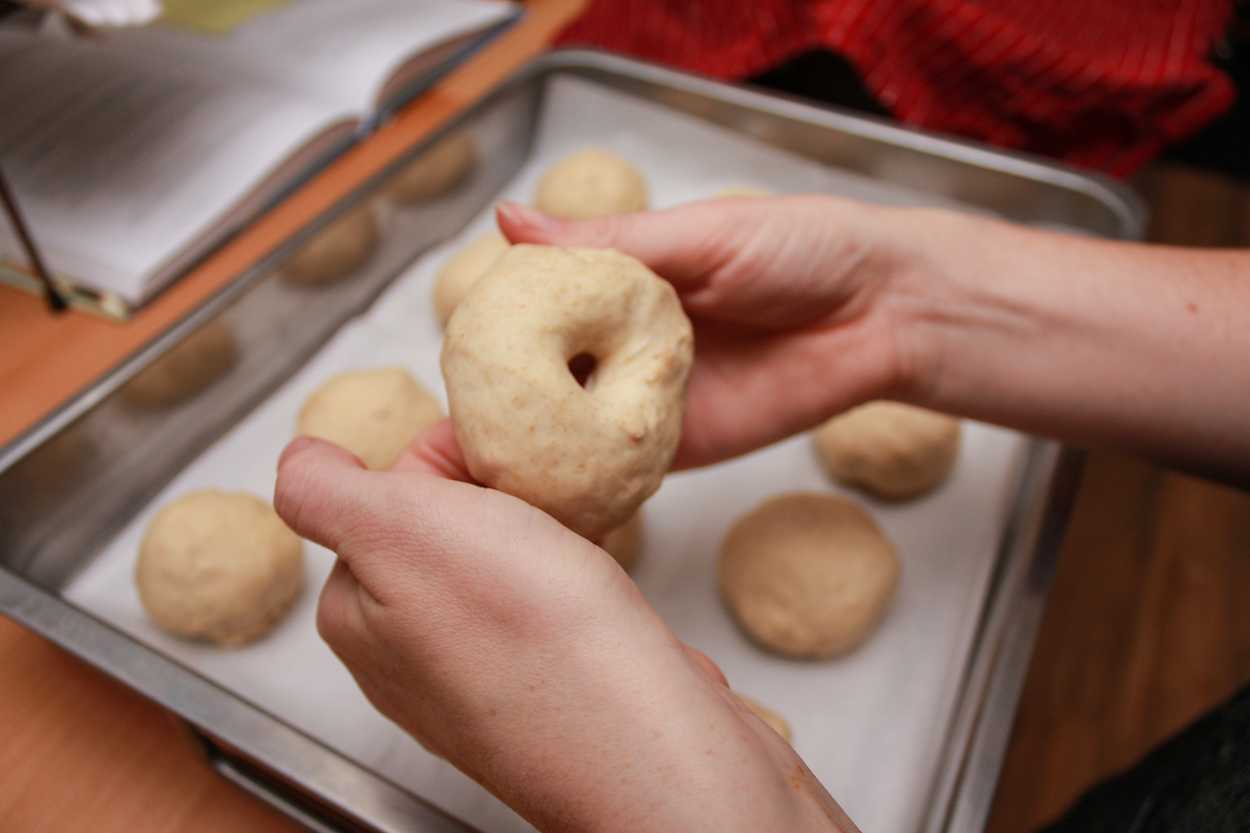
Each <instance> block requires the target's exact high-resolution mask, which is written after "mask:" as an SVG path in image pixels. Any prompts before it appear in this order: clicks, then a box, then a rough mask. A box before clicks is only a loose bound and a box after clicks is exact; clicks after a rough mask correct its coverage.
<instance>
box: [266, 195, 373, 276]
mask: <svg viewBox="0 0 1250 833" xmlns="http://www.w3.org/2000/svg"><path fill="white" fill-rule="evenodd" d="M378 237H379V232H378V221H377V218H376V217H374V216H373V209H372V208H371V207H370V206H369V205H367V204H366V205H362V206H360V207H359V208H355V209H353V210H351V211H349V212H347V213H346V214H344V215H343V216H342V217H339V218H338V219H337V220H335V221H334V222H332V223H331V224H330V225H328V226H326V227H325V228H324V229H322V230H321V231H320V232H319V233H318V234H317V235H316V236H315V237H314V238H313V239H312V240H309V241H308V242H307V243H306V244H304V248H302V249H300V250H299V251H298V252H296V253H295V254H294V255H292V256H291V257H290V259H289V260H287V261H286V263H284V264H282V274H283V275H284V276H285V277H286V279H287V280H289V281H292V282H294V283H302V284H323V283H331V282H332V281H337V280H339V279H340V278H343V277H346V276H347V275H349V274H351V273H352V272H354V271H355V270H356V269H358V268H360V267H361V266H363V265H364V264H365V262H366V261H367V260H368V259H369V256H370V255H372V254H373V250H374V249H376V248H377V246H378Z"/></svg>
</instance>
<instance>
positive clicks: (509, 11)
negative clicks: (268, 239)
mask: <svg viewBox="0 0 1250 833" xmlns="http://www.w3.org/2000/svg"><path fill="white" fill-rule="evenodd" d="M516 14H517V9H516V7H515V6H514V5H512V4H510V3H503V2H494V1H493V0H294V2H289V3H285V4H280V5H277V6H274V7H272V8H268V9H266V10H265V11H264V12H263V13H261V14H259V15H258V16H256V17H253V18H251V19H249V20H247V21H246V22H244V23H242V24H241V25H239V26H237V27H236V28H234V29H233V30H231V31H229V32H227V33H225V34H222V35H218V36H213V35H205V34H198V33H195V32H193V31H190V30H185V29H176V28H173V27H170V26H166V25H161V24H159V23H158V24H156V25H153V26H148V27H143V28H140V29H130V30H120V31H111V32H105V33H101V34H98V35H96V36H93V37H91V38H87V39H66V38H59V37H51V36H47V35H41V34H39V33H37V32H33V31H28V30H21V29H15V28H9V29H6V28H0V170H3V172H4V174H5V176H6V177H7V178H8V180H9V183H10V185H12V187H13V190H14V192H15V193H16V196H17V199H18V201H19V204H20V205H21V207H22V209H23V211H24V213H25V215H26V219H27V221H28V224H29V225H30V227H31V229H32V231H33V233H34V236H35V239H36V241H37V243H38V245H39V247H40V249H41V251H42V253H43V255H44V258H45V260H46V261H47V263H48V267H49V269H50V270H51V271H52V272H53V274H54V275H55V276H56V277H57V278H58V279H59V280H62V281H64V282H66V283H67V284H71V285H76V286H83V287H88V288H90V289H92V290H94V291H95V293H96V294H97V295H99V296H100V297H102V298H108V297H115V298H119V299H120V300H121V302H122V303H123V304H124V305H125V306H137V305H139V304H142V303H143V302H144V301H146V300H147V299H148V298H150V297H151V296H152V295H153V294H154V293H156V292H157V291H158V290H159V289H161V288H162V287H163V286H165V285H166V284H168V283H169V282H170V281H171V280H173V279H174V278H175V277H177V276H178V275H179V274H180V273H181V272H183V271H185V269H186V268H187V267H188V266H190V265H191V264H192V263H193V262H194V261H195V260H197V259H198V258H200V257H202V256H203V255H204V254H206V253H207V252H208V251H209V250H211V249H212V247H213V246H215V245H217V244H219V243H220V242H221V241H222V240H224V239H225V238H226V237H228V236H229V235H230V234H232V233H233V232H235V231H237V230H238V229H239V228H241V227H242V226H243V225H245V224H246V223H247V222H248V221H250V220H251V219H253V218H254V217H255V215H256V214H257V212H258V211H260V210H261V209H263V208H264V207H266V206H267V205H269V204H271V203H272V202H273V201H274V200H275V199H277V198H278V197H279V196H280V195H282V194H283V193H285V192H286V190H288V189H289V188H291V187H292V185H293V184H294V183H296V182H297V181H298V180H299V179H300V177H301V175H303V174H306V173H307V172H308V171H309V170H311V169H313V168H314V167H315V166H317V165H318V164H320V163H323V162H324V161H326V160H327V159H329V158H330V157H331V156H333V155H334V154H335V153H337V152H339V151H341V150H343V149H344V148H346V147H347V146H348V145H350V144H351V143H352V142H353V141H354V140H355V139H356V138H358V137H360V136H361V135H363V134H365V133H367V132H368V131H369V129H370V128H371V127H372V126H373V125H374V124H376V122H377V120H379V119H380V118H381V117H382V115H383V114H384V113H385V112H387V111H388V110H390V109H393V108H394V107H397V106H398V105H400V104H402V103H403V102H404V101H406V100H407V99H409V98H411V97H412V96H413V95H414V94H416V93H418V92H420V91H421V90H423V89H424V88H425V87H426V86H428V84H429V83H430V82H431V80H432V79H433V78H434V77H436V76H437V75H438V74H440V73H441V71H443V70H445V69H447V68H449V67H450V66H451V65H453V64H454V63H455V62H456V61H458V60H460V59H462V58H463V57H465V56H466V55H467V54H468V52H469V51H470V50H471V49H472V48H473V47H474V46H475V45H477V44H479V43H481V42H483V41H484V40H485V39H486V38H487V37H489V36H490V35H491V34H493V33H495V32H497V31H498V30H499V29H500V28H501V27H502V26H503V25H504V24H506V23H507V22H510V21H511V20H513V19H515V16H516ZM26 266H27V265H26V259H25V257H24V255H22V253H21V249H20V247H19V246H18V244H17V238H16V235H15V234H14V232H13V230H12V229H11V228H10V226H9V224H8V222H7V220H6V218H4V217H3V215H0V277H4V273H6V272H7V273H8V274H7V276H8V277H9V278H10V279H13V280H17V281H19V282H20V281H23V280H25V281H29V280H30V273H29V270H28V269H27V268H26ZM5 267H7V268H5Z"/></svg>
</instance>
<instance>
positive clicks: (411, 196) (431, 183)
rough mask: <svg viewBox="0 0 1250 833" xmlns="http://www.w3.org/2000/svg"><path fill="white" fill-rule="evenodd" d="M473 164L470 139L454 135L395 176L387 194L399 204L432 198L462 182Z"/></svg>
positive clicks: (475, 146)
mask: <svg viewBox="0 0 1250 833" xmlns="http://www.w3.org/2000/svg"><path fill="white" fill-rule="evenodd" d="M476 165H477V145H476V144H474V142H473V137H472V136H470V135H469V134H467V133H453V134H452V135H450V136H448V137H447V138H445V139H442V140H441V141H439V142H438V143H437V144H435V145H434V147H432V148H430V149H429V150H427V151H426V152H425V153H424V154H423V155H421V156H419V157H418V158H416V159H414V160H413V161H412V162H410V163H409V164H408V166H407V167H405V168H404V169H403V170H401V171H400V172H399V173H397V174H395V176H394V177H393V178H392V179H391V181H390V183H389V184H388V185H387V187H386V193H387V194H388V195H389V196H390V197H391V198H392V199H394V200H395V201H396V202H399V203H414V202H423V201H425V200H430V199H434V198H435V197H439V196H442V195H443V194H446V193H447V192H448V191H450V190H452V189H453V188H455V187H456V186H457V185H459V184H460V183H461V182H463V181H464V180H465V178H466V177H467V176H468V175H469V172H470V171H472V170H473V168H474V167H475V166H476Z"/></svg>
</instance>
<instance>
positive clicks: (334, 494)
mask: <svg viewBox="0 0 1250 833" xmlns="http://www.w3.org/2000/svg"><path fill="white" fill-rule="evenodd" d="M375 489H376V487H375V484H374V482H373V481H372V480H371V479H370V477H369V473H368V472H367V471H366V469H365V467H364V464H362V463H361V462H360V460H359V459H357V458H356V457H355V456H354V455H352V454H351V453H350V452H348V451H345V450H344V449H342V448H339V447H338V446H336V445H334V444H333V443H329V442H326V441H325V440H320V439H316V438H314V437H304V436H301V437H296V438H295V439H294V440H292V441H291V442H290V443H289V444H288V445H287V447H286V448H285V449H284V450H283V451H282V456H281V457H279V458H278V480H277V483H276V484H275V485H274V493H273V507H274V509H275V510H276V511H277V513H278V517H280V518H282V520H283V522H284V523H285V524H286V525H287V526H289V527H290V528H291V529H292V530H293V531H294V532H295V534H297V535H299V536H301V537H303V538H307V539H309V540H310V541H315V542H316V543H318V544H321V545H322V546H324V547H327V548H328V549H331V550H333V551H335V552H336V553H338V552H341V550H342V548H343V546H342V545H343V540H342V535H343V531H344V530H345V529H351V528H352V527H353V525H354V523H355V522H356V521H357V520H358V519H359V518H362V517H364V516H365V515H366V507H367V506H370V505H372V504H374V503H376V500H377V496H376V495H375V494H374V492H375Z"/></svg>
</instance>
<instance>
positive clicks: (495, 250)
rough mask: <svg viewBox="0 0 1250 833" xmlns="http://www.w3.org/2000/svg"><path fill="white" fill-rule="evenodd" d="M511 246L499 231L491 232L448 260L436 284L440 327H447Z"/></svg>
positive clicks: (435, 301)
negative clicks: (473, 289) (477, 285)
mask: <svg viewBox="0 0 1250 833" xmlns="http://www.w3.org/2000/svg"><path fill="white" fill-rule="evenodd" d="M509 245H510V244H509V243H508V240H507V238H505V237H504V236H503V235H502V234H500V233H499V232H498V231H488V232H487V233H486V234H483V235H482V236H481V237H478V238H476V239H475V240H474V241H473V242H472V243H470V244H469V245H467V246H465V247H464V248H463V249H461V250H460V251H458V252H456V253H455V254H454V255H452V256H451V257H450V258H448V259H447V262H446V263H444V264H443V266H442V268H441V269H439V270H438V277H437V278H436V279H435V281H434V313H435V314H436V315H437V316H438V323H439V324H442V325H443V326H444V327H446V326H447V319H449V318H451V314H452V313H453V312H455V310H456V307H457V306H458V305H459V304H460V302H461V301H463V300H464V296H465V295H468V294H469V290H470V289H472V288H473V287H474V285H475V284H477V282H478V279H479V278H481V277H482V275H484V274H486V270H487V269H489V268H490V267H491V265H492V264H493V263H494V262H495V261H496V260H499V256H500V255H502V254H503V253H504V252H506V251H507V250H508V246H509Z"/></svg>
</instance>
